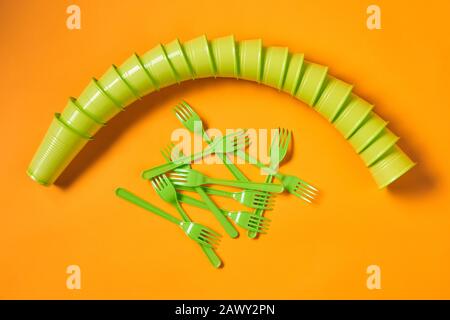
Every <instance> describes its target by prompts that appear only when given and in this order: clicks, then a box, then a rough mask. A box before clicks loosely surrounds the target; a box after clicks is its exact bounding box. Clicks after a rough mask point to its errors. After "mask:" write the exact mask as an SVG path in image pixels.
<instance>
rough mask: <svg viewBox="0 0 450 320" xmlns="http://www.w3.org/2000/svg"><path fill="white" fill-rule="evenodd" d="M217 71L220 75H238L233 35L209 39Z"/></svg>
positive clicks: (234, 76)
mask: <svg viewBox="0 0 450 320" xmlns="http://www.w3.org/2000/svg"><path fill="white" fill-rule="evenodd" d="M211 49H212V53H213V56H214V61H215V65H216V68H217V73H218V74H220V75H221V76H222V77H233V78H236V77H237V76H238V74H239V73H238V62H237V61H238V60H237V50H236V41H235V40H234V36H232V35H231V36H227V37H222V38H217V39H214V40H212V41H211Z"/></svg>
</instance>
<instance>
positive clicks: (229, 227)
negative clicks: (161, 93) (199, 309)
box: [116, 101, 318, 268]
mask: <svg viewBox="0 0 450 320" xmlns="http://www.w3.org/2000/svg"><path fill="white" fill-rule="evenodd" d="M174 111H175V115H176V117H177V118H178V119H179V120H180V122H181V123H182V124H183V126H184V127H185V128H187V129H188V130H189V131H190V132H192V133H194V134H200V135H201V137H202V138H203V139H204V140H205V142H206V143H207V144H208V147H206V148H205V149H204V150H202V151H201V152H199V153H195V154H192V155H189V156H186V155H184V154H182V153H181V152H179V151H178V150H175V149H174V145H173V144H171V145H169V146H168V147H167V148H166V149H164V150H162V151H161V153H162V155H163V157H164V159H165V160H166V163H164V164H162V165H159V166H157V167H154V168H152V169H149V170H145V171H144V172H143V173H142V177H143V178H144V179H146V180H149V181H151V184H152V186H153V188H154V189H155V191H156V193H157V194H158V195H159V196H160V197H161V198H162V199H163V200H164V201H166V202H168V203H170V204H171V205H173V206H174V207H175V208H176V210H177V211H178V212H179V214H180V216H181V219H179V218H176V217H174V216H173V215H170V214H168V213H167V212H165V211H163V210H161V209H159V208H157V207H155V206H154V205H152V204H150V203H148V202H147V201H145V200H143V199H142V198H140V197H138V196H136V195H134V194H133V193H131V192H129V191H127V190H125V189H123V188H118V189H117V190H116V194H117V196H119V197H121V198H123V199H125V200H127V201H129V202H131V203H134V204H135V205H137V206H139V207H141V208H143V209H146V210H148V211H150V212H153V213H155V214H157V215H159V216H161V217H162V218H165V219H166V220H168V221H170V222H172V223H174V224H176V225H178V226H179V227H180V228H181V229H182V230H183V231H184V233H185V234H186V235H187V236H188V237H189V238H191V239H192V240H194V241H196V242H197V243H198V244H199V245H200V247H201V249H202V250H203V252H204V253H205V254H206V256H207V257H208V259H209V261H210V262H211V264H212V265H213V266H214V267H216V268H218V267H220V266H221V265H222V261H221V259H220V258H219V257H218V256H217V254H216V252H215V250H216V249H217V246H218V244H219V241H220V237H221V235H220V234H219V233H217V232H216V231H214V230H212V229H210V228H208V227H205V226H203V225H201V224H199V223H196V222H193V221H192V220H191V219H190V218H189V216H188V215H187V213H186V211H185V210H184V209H183V207H182V206H181V204H180V203H186V204H189V205H193V206H196V207H199V208H203V209H206V210H209V211H211V212H212V213H213V215H214V216H215V218H216V219H217V220H218V221H219V223H220V224H221V226H222V227H223V229H224V230H225V232H226V233H227V234H228V235H229V236H230V237H232V238H236V237H237V236H238V235H239V233H238V231H237V230H236V228H235V226H234V225H233V224H232V223H231V222H230V220H231V221H233V222H234V224H235V225H237V226H239V227H241V228H243V229H245V230H247V234H248V236H249V237H250V238H256V237H257V235H258V234H259V233H266V231H267V229H268V227H269V222H270V220H269V219H267V218H266V217H264V216H263V214H264V211H265V210H272V209H273V203H274V194H277V193H281V192H283V191H287V192H289V193H290V194H293V195H295V196H297V197H299V198H300V199H303V200H304V201H306V202H309V203H310V202H311V201H312V200H314V198H315V197H316V195H317V192H318V190H317V189H316V188H315V187H313V186H311V185H310V184H308V183H307V182H305V181H303V180H302V179H300V178H298V177H296V176H292V175H286V174H283V173H281V172H279V171H278V170H276V168H278V166H279V164H280V163H281V161H282V160H283V159H284V158H285V157H286V155H287V152H288V149H289V145H290V143H291V136H292V134H291V132H290V131H289V130H286V129H278V134H276V135H275V137H274V138H273V139H272V144H271V147H270V159H271V160H270V166H265V165H264V164H263V163H261V162H260V161H259V160H258V159H255V158H253V157H251V156H250V155H249V154H248V152H246V151H245V148H246V147H247V146H248V145H249V142H250V141H249V137H248V136H247V134H246V131H245V130H241V131H236V132H233V133H232V134H229V135H226V136H223V137H218V138H215V139H214V140H212V139H211V138H210V137H209V136H208V134H207V133H206V130H205V129H204V126H203V122H202V120H201V118H200V116H199V115H198V114H197V113H196V112H195V111H194V110H193V109H192V107H191V106H190V105H188V104H187V103H186V102H184V101H183V102H182V103H180V104H179V105H177V106H176V107H175V108H174ZM199 124H200V125H199ZM198 128H201V129H200V130H198ZM197 131H200V132H197ZM224 146H226V148H224ZM229 153H234V154H236V155H237V156H238V157H240V158H242V159H245V160H246V161H247V162H250V163H252V164H254V165H256V166H257V167H258V168H260V169H262V170H263V171H265V172H266V173H267V176H266V179H265V181H264V182H253V181H250V180H249V179H248V178H247V177H246V176H245V175H244V174H243V173H242V171H241V170H240V169H239V168H238V167H237V166H236V165H235V164H233V163H231V161H229V159H228V154H229ZM210 154H215V155H217V156H218V157H219V158H220V159H221V160H222V163H223V164H224V165H225V166H226V168H227V169H228V170H229V171H230V172H231V173H232V174H233V176H234V177H235V180H223V179H215V178H210V177H208V176H206V175H204V174H202V173H201V172H199V171H196V170H193V169H192V168H191V164H192V163H193V162H194V161H195V160H197V159H200V158H202V157H205V156H208V155H210ZM274 178H276V179H277V180H279V181H280V183H281V184H275V183H273V182H272V181H273V179H274ZM215 184H216V185H222V186H230V187H235V188H240V189H242V190H241V191H237V192H229V191H225V190H220V189H214V188H211V187H207V186H206V185H215ZM181 191H189V192H195V193H197V194H198V195H199V196H200V198H201V199H202V201H201V200H198V199H196V198H194V197H191V196H189V195H186V194H184V193H182V192H181ZM210 195H215V196H222V197H228V198H232V199H234V200H236V201H237V202H239V203H241V204H243V205H245V206H246V207H248V208H252V209H254V210H253V212H247V211H228V210H224V209H221V208H219V207H218V206H217V205H216V203H215V202H214V201H213V200H212V199H211V198H210Z"/></svg>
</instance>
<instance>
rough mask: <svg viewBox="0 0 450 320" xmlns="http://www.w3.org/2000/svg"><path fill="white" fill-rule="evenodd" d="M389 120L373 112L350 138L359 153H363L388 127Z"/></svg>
mask: <svg viewBox="0 0 450 320" xmlns="http://www.w3.org/2000/svg"><path fill="white" fill-rule="evenodd" d="M387 124H388V123H387V121H384V120H383V119H381V118H380V117H379V116H378V115H377V114H375V113H373V112H371V113H370V114H369V116H368V117H367V119H366V120H365V121H364V123H363V124H362V125H361V127H359V128H358V130H356V131H355V133H354V134H353V135H352V136H351V137H350V139H348V141H349V142H350V144H351V145H352V147H353V148H354V149H355V151H356V152H357V153H361V151H363V150H364V149H365V148H366V147H367V146H369V145H370V144H371V143H372V141H374V140H375V138H376V137H377V136H378V135H379V134H380V132H381V131H382V130H383V129H384V128H385V127H386V125H387Z"/></svg>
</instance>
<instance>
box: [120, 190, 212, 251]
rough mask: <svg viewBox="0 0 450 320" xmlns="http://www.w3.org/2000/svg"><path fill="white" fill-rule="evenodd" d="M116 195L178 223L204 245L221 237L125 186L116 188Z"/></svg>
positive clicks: (186, 232)
mask: <svg viewBox="0 0 450 320" xmlns="http://www.w3.org/2000/svg"><path fill="white" fill-rule="evenodd" d="M116 195H117V196H118V197H120V198H122V199H125V200H127V201H129V202H131V203H133V204H135V205H137V206H139V207H141V208H143V209H145V210H147V211H150V212H152V213H154V214H156V215H158V216H160V217H162V218H164V219H166V220H168V221H170V222H172V223H174V224H176V225H178V226H179V227H180V228H181V229H182V230H183V231H184V233H185V234H186V235H187V236H188V237H189V238H191V239H192V240H194V241H196V242H198V243H199V244H201V245H202V247H208V248H211V247H212V244H211V243H210V242H209V239H213V241H212V242H213V243H215V242H216V239H218V238H219V237H220V235H219V234H218V233H217V232H215V231H213V230H211V229H210V228H208V227H205V226H203V225H201V224H198V223H195V222H186V221H182V220H180V219H177V218H175V217H174V216H172V215H170V214H168V213H167V212H165V211H163V210H161V209H159V208H158V207H156V206H154V205H152V204H151V203H149V202H147V201H145V200H143V199H142V198H140V197H138V196H136V195H135V194H133V193H131V192H130V191H128V190H126V189H124V188H118V189H116Z"/></svg>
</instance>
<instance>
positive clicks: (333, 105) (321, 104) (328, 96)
mask: <svg viewBox="0 0 450 320" xmlns="http://www.w3.org/2000/svg"><path fill="white" fill-rule="evenodd" d="M352 89H353V86H352V85H350V84H348V83H345V82H344V81H341V80H339V79H336V78H335V77H332V76H328V77H327V80H326V85H325V89H324V90H323V92H322V94H321V95H320V97H319V100H317V102H316V104H315V108H316V110H317V112H319V113H320V114H321V115H323V116H324V117H325V119H327V120H328V121H330V122H333V121H334V120H335V119H336V116H337V115H338V114H339V112H340V111H341V110H342V108H343V107H344V105H345V102H346V101H347V99H348V98H349V97H350V94H351V92H352Z"/></svg>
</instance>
